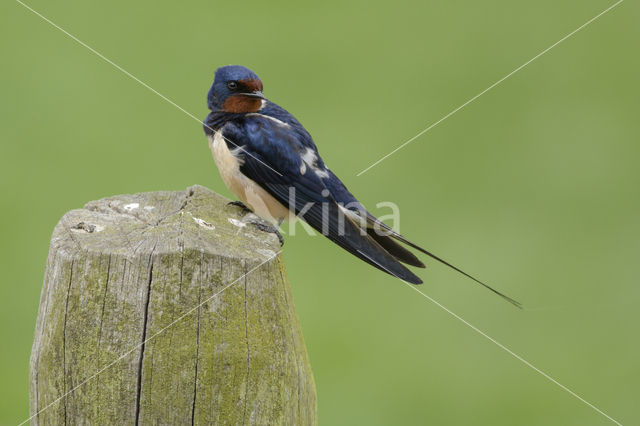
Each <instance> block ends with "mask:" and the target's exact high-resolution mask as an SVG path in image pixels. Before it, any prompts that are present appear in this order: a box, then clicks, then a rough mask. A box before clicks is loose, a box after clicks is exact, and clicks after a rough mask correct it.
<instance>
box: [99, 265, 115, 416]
mask: <svg viewBox="0 0 640 426" xmlns="http://www.w3.org/2000/svg"><path fill="white" fill-rule="evenodd" d="M110 277H111V254H109V260H108V261H107V279H106V281H105V283H104V293H103V294H102V311H101V312H100V328H99V331H98V347H97V352H98V354H97V356H98V368H101V365H100V358H101V357H100V352H101V348H100V344H101V342H102V326H103V324H104V308H105V305H106V302H107V289H108V288H109V278H110ZM96 381H97V384H96V389H97V393H98V395H97V400H98V404H97V405H98V416H100V389H101V388H100V376H98V377H96Z"/></svg>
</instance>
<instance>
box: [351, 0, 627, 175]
mask: <svg viewBox="0 0 640 426" xmlns="http://www.w3.org/2000/svg"><path fill="white" fill-rule="evenodd" d="M623 1H624V0H618V1H617V2H616V3H614V4H612V5H611V6H609V7H608V8H606V9H605V10H603V11H602V12H600V13H599V14H597V15H596V16H594V17H593V18H591V19H589V20H588V21H587V22H585V23H584V24H582V25H580V26H579V27H578V28H576V29H575V30H573V31H571V32H570V33H569V34H567V35H566V36H564V37H562V38H561V39H560V40H558V41H556V42H555V43H553V44H552V45H551V46H549V47H547V48H546V49H544V50H543V51H542V52H540V53H538V54H537V55H536V56H534V57H533V58H531V59H529V60H528V61H527V62H525V63H524V64H522V65H520V66H519V67H518V68H516V69H515V70H513V71H511V72H510V73H509V74H507V75H505V76H504V77H502V78H501V79H500V80H498V81H496V82H495V83H493V84H492V85H491V86H489V87H487V88H486V89H484V90H483V91H482V92H480V93H478V94H477V95H475V96H474V97H473V98H471V99H469V100H468V101H466V102H465V103H463V104H462V105H460V106H459V107H457V108H456V109H454V110H453V111H451V112H450V113H448V114H447V115H445V116H444V117H442V118H441V119H440V120H438V121H436V122H435V123H433V124H431V125H429V127H427V128H426V129H424V130H422V131H420V132H419V133H418V134H417V135H415V136H414V137H412V138H411V139H409V140H408V141H406V142H405V143H403V144H402V145H400V146H398V147H397V148H396V149H394V150H393V151H391V152H390V153H388V154H387V155H385V156H383V157H381V158H380V159H378V160H377V161H376V162H374V163H373V164H371V165H370V166H369V167H367V168H366V169H364V170H362V171H360V173H358V174H357V175H356V176H360V175H362V174H364V173H366V172H367V171H368V170H370V169H371V168H373V167H375V166H377V165H378V164H380V163H381V162H383V161H384V160H386V159H387V158H389V157H390V156H392V155H393V154H395V153H396V152H398V151H400V150H401V149H402V148H404V147H405V146H407V145H409V144H410V143H411V142H413V141H414V140H416V139H418V138H419V137H420V136H422V135H424V134H425V133H427V132H428V131H429V130H431V129H433V128H434V127H436V126H437V125H438V124H440V123H442V122H443V121H444V120H446V119H447V118H449V117H451V116H452V115H453V114H455V113H456V112H458V111H460V110H461V109H462V108H464V107H466V106H467V105H469V104H470V103H471V102H473V101H475V100H476V99H478V98H479V97H480V96H482V95H484V94H485V93H487V92H488V91H489V90H491V89H493V88H494V87H496V86H497V85H498V84H500V83H502V82H503V81H505V80H506V79H508V78H509V77H511V76H512V75H514V74H515V73H517V72H518V71H520V70H521V69H522V68H524V67H526V66H527V65H529V64H530V63H531V62H533V61H535V60H536V59H538V58H539V57H540V56H542V55H544V54H545V53H547V52H548V51H550V50H551V49H553V48H554V47H556V46H557V45H559V44H560V43H562V42H563V41H565V40H566V39H568V38H569V37H571V36H572V35H574V34H575V33H577V32H578V31H580V30H581V29H583V28H584V27H586V26H587V25H589V24H591V23H592V22H593V21H595V20H596V19H598V18H600V17H601V16H602V15H604V14H605V13H607V12H609V11H610V10H611V9H613V8H614V7H616V6H618V5H619V4H620V3H622V2H623Z"/></svg>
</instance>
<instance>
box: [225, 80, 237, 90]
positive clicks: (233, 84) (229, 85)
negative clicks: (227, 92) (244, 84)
mask: <svg viewBox="0 0 640 426" xmlns="http://www.w3.org/2000/svg"><path fill="white" fill-rule="evenodd" d="M227 87H228V88H229V89H231V90H236V89H237V88H238V83H236V82H235V81H230V82H228V83H227Z"/></svg>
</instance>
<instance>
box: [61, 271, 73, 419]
mask: <svg viewBox="0 0 640 426" xmlns="http://www.w3.org/2000/svg"><path fill="white" fill-rule="evenodd" d="M74 263H75V260H73V259H72V260H71V267H70V268H69V286H68V287H67V300H66V302H65V305H64V325H63V328H62V371H63V376H62V394H63V395H65V394H66V392H67V316H68V314H69V294H70V293H71V282H72V280H73V264H74ZM64 424H65V425H66V424H67V398H64Z"/></svg>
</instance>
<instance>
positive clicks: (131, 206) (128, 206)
mask: <svg viewBox="0 0 640 426" xmlns="http://www.w3.org/2000/svg"><path fill="white" fill-rule="evenodd" d="M123 207H124V209H125V210H126V211H128V212H130V211H131V210H135V209H137V208H139V207H140V204H139V203H131V204H125V205H124V206H123Z"/></svg>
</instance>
